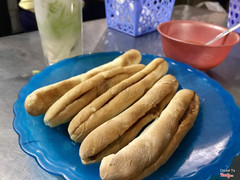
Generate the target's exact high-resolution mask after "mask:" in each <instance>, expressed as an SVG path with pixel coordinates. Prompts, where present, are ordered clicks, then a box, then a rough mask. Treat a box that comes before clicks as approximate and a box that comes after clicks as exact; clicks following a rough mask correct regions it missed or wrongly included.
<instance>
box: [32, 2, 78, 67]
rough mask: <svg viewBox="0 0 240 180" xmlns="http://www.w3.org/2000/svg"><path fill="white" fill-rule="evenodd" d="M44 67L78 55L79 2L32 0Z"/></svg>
mask: <svg viewBox="0 0 240 180" xmlns="http://www.w3.org/2000/svg"><path fill="white" fill-rule="evenodd" d="M34 9H35V14H36V19H37V24H38V30H39V33H40V37H41V43H42V49H43V53H44V56H45V58H46V60H47V64H49V65H51V64H54V63H56V62H58V61H60V60H63V59H66V58H70V57H74V56H77V55H79V54H82V0H34Z"/></svg>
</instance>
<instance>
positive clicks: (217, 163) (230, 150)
mask: <svg viewBox="0 0 240 180" xmlns="http://www.w3.org/2000/svg"><path fill="white" fill-rule="evenodd" d="M120 54H121V53H120V52H107V53H96V54H89V55H82V56H77V57H74V58H71V59H67V60H64V61H61V62H59V63H57V64H55V65H52V66H49V67H47V68H46V69H44V70H43V71H42V72H40V73H38V74H36V75H34V76H33V77H32V78H31V79H30V81H29V82H28V84H26V85H25V86H24V87H23V88H22V89H21V91H20V92H19V97H18V100H17V101H16V103H15V104H14V113H15V118H14V121H13V127H14V129H15V131H16V132H17V133H18V134H19V144H20V146H21V148H22V149H23V151H25V152H26V153H27V154H29V155H31V156H33V157H34V158H35V159H36V160H37V162H38V164H39V165H40V166H41V167H42V168H43V169H44V170H46V171H48V172H50V173H52V174H56V175H61V176H63V177H64V178H66V179H71V180H74V179H82V180H86V179H87V180H97V179H100V176H99V163H97V164H93V165H83V164H82V163H81V160H80V158H79V155H78V151H79V144H76V143H74V142H72V141H71V140H70V138H69V136H68V133H67V125H62V126H60V127H56V128H50V127H47V126H45V125H44V123H43V115H42V116H38V117H33V116H30V115H28V114H27V112H26V111H25V109H24V100H25V98H26V97H27V95H28V94H30V93H31V92H32V91H34V90H35V89H37V88H40V87H42V86H45V85H48V84H51V83H55V82H58V81H60V80H63V79H66V78H69V77H72V76H74V75H77V74H80V73H83V72H86V71H87V70H89V69H92V68H94V67H96V66H99V65H101V64H103V63H107V62H109V61H110V60H112V59H114V58H115V57H117V56H119V55H120ZM155 57H157V56H154V55H150V54H145V55H143V59H142V63H143V64H148V63H149V62H150V61H152V60H153V59H154V58H155ZM165 60H166V61H167V62H168V63H169V71H168V73H169V74H173V75H174V76H175V77H176V78H177V80H178V81H179V84H180V87H181V88H188V89H192V90H194V91H196V92H197V94H198V95H199V97H200V103H201V105H200V111H199V115H198V117H197V119H196V122H195V125H194V127H193V128H192V129H191V130H190V131H189V133H188V134H187V135H186V136H185V138H184V139H183V141H182V143H181V144H180V146H179V148H178V149H177V150H176V151H175V153H174V154H173V156H172V157H171V158H170V159H169V161H168V162H167V163H166V164H165V165H164V166H162V167H161V168H160V169H159V170H158V171H156V172H155V173H153V174H152V175H151V176H149V177H148V178H147V179H151V180H155V179H158V180H159V179H163V180H165V179H203V180H205V179H207V178H209V177H211V176H212V175H217V174H219V173H220V169H226V168H228V167H229V165H230V163H231V161H232V158H233V157H234V156H236V155H237V154H238V153H239V152H240V138H239V137H240V123H239V120H240V110H239V108H238V107H237V106H236V104H235V103H234V99H233V97H232V96H231V95H230V94H229V93H228V92H226V91H225V90H224V89H223V88H222V87H221V86H220V85H219V84H218V83H217V82H216V81H214V80H212V79H211V78H209V77H208V76H207V75H206V74H204V73H202V72H200V71H198V70H195V69H193V68H191V67H190V66H187V65H185V64H182V63H179V62H175V61H173V60H170V59H167V58H165Z"/></svg>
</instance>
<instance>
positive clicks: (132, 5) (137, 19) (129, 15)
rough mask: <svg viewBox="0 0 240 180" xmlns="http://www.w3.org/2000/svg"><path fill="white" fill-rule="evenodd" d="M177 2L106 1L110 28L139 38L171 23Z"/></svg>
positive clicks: (157, 0)
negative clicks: (158, 26) (159, 26)
mask: <svg viewBox="0 0 240 180" xmlns="http://www.w3.org/2000/svg"><path fill="white" fill-rule="evenodd" d="M174 3H175V0H105V7H106V18H107V24H108V27H110V28H113V29H116V30H119V31H121V32H124V33H127V34H129V35H132V36H139V35H142V34H146V33H149V32H152V31H155V30H156V28H157V25H158V24H159V23H162V22H165V21H169V20H170V18H171V15H172V10H173V6H174Z"/></svg>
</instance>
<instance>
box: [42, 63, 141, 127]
mask: <svg viewBox="0 0 240 180" xmlns="http://www.w3.org/2000/svg"><path fill="white" fill-rule="evenodd" d="M144 67H145V66H144V65H143V64H135V65H131V66H125V67H116V68H113V69H110V70H108V71H104V72H102V73H99V74H97V75H95V76H93V77H92V78H90V79H88V80H86V81H84V82H82V83H80V84H78V85H77V86H75V87H74V88H72V89H71V90H69V91H68V92H67V93H65V94H64V95H63V96H62V97H61V98H60V99H58V100H57V101H56V102H55V103H54V104H53V105H52V106H51V107H50V108H49V109H48V110H47V112H46V114H45V116H44V122H45V124H46V125H48V126H50V127H55V126H58V125H60V124H63V123H66V122H68V121H69V120H71V118H72V117H73V116H74V115H76V114H77V113H78V112H79V111H80V110H81V109H82V108H84V107H85V106H86V105H87V104H89V103H90V102H91V101H92V100H94V99H95V98H96V97H98V96H99V95H101V94H102V93H104V92H105V91H107V90H108V89H109V88H111V87H112V86H114V85H116V84H118V83H119V82H121V81H122V80H124V79H126V78H128V77H130V76H132V75H133V74H135V73H136V72H138V71H140V70H142V69H143V68H144Z"/></svg>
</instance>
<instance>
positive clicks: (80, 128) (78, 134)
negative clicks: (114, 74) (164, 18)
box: [68, 58, 168, 142]
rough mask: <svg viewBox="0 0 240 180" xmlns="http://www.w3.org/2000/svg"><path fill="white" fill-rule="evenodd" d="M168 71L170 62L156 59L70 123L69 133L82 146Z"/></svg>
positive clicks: (110, 90)
mask: <svg viewBox="0 0 240 180" xmlns="http://www.w3.org/2000/svg"><path fill="white" fill-rule="evenodd" d="M167 70H168V64H167V62H166V61H165V60H164V59H160V58H157V59H155V60H153V61H152V62H151V63H150V64H148V65H147V66H146V67H145V68H144V69H143V70H141V71H140V72H138V73H136V74H134V75H133V76H131V77H130V78H128V79H126V80H124V81H122V82H121V83H119V84H117V85H116V86H114V87H112V88H111V89H109V90H108V91H107V92H105V93H104V94H103V95H102V96H100V97H98V98H97V99H95V100H94V101H93V102H92V103H90V104H89V105H88V106H87V107H85V108H84V109H83V110H82V111H80V112H79V113H78V114H77V115H76V116H75V117H74V118H73V119H72V121H71V122H70V124H69V128H68V132H69V135H70V137H71V139H72V140H74V141H75V142H81V141H82V140H83V139H84V138H85V137H86V136H87V135H88V134H89V133H90V132H91V131H92V130H94V129H95V128H97V127H98V126H99V125H101V124H103V123H104V122H106V121H107V120H109V119H111V118H112V117H114V116H116V115H117V114H119V113H121V112H122V111H123V110H125V109H126V108H127V107H129V106H130V105H131V104H132V103H134V102H135V101H136V100H137V99H139V98H140V97H141V96H142V95H143V94H144V93H145V92H146V91H148V89H150V88H151V87H152V86H153V84H154V83H155V82H156V81H157V80H158V79H159V78H161V77H162V76H163V75H164V74H165V73H166V72H167Z"/></svg>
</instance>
